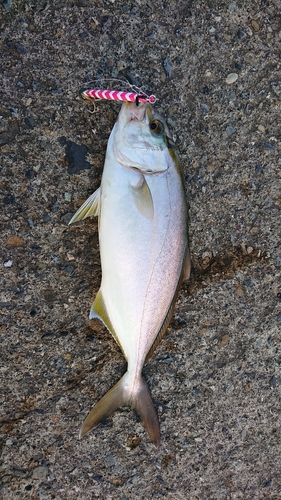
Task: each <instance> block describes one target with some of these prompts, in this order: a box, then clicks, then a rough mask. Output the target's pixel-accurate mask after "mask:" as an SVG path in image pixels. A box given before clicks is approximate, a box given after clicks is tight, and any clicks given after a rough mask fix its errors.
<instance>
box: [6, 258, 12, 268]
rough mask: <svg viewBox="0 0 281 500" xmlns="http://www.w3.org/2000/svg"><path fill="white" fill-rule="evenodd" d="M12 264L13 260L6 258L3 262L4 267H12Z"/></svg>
mask: <svg viewBox="0 0 281 500" xmlns="http://www.w3.org/2000/svg"><path fill="white" fill-rule="evenodd" d="M12 265H13V261H12V260H11V259H9V260H6V261H5V262H4V267H12Z"/></svg>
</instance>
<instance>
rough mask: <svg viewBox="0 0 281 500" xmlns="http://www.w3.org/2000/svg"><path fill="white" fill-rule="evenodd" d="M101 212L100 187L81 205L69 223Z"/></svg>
mask: <svg viewBox="0 0 281 500" xmlns="http://www.w3.org/2000/svg"><path fill="white" fill-rule="evenodd" d="M99 213H100V187H99V188H98V189H97V190H96V191H95V192H94V193H93V194H91V196H90V197H89V198H88V199H87V200H86V201H85V203H83V205H81V207H80V208H79V209H78V210H77V212H76V213H75V214H74V215H73V217H72V219H71V221H70V222H69V224H73V222H77V221H79V220H83V219H86V218H87V217H93V216H97V215H99Z"/></svg>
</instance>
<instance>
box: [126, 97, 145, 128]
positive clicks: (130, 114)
mask: <svg viewBox="0 0 281 500" xmlns="http://www.w3.org/2000/svg"><path fill="white" fill-rule="evenodd" d="M123 110H124V112H123V113H122V114H123V115H124V124H128V123H130V122H132V121H134V120H137V121H139V122H143V121H147V118H148V120H149V119H150V118H151V116H152V108H151V104H150V103H148V102H140V103H139V104H138V106H137V105H136V103H134V102H126V103H125V105H123Z"/></svg>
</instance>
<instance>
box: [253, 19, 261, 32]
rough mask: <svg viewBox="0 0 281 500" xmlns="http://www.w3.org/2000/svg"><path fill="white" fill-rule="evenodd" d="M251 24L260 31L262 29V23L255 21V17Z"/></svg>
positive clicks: (255, 29)
mask: <svg viewBox="0 0 281 500" xmlns="http://www.w3.org/2000/svg"><path fill="white" fill-rule="evenodd" d="M251 26H252V28H253V30H254V31H259V30H260V25H259V23H258V22H257V21H255V20H254V19H253V20H252V21H251Z"/></svg>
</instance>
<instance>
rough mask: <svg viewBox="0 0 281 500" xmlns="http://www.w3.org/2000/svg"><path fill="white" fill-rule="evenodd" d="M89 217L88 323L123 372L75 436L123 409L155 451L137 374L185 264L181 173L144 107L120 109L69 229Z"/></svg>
mask: <svg viewBox="0 0 281 500" xmlns="http://www.w3.org/2000/svg"><path fill="white" fill-rule="evenodd" d="M91 216H97V217H98V232H99V247H100V257H101V269H102V278H101V285H100V289H99V291H98V293H97V295H96V297H95V300H94V302H93V304H92V307H91V310H90V319H92V318H98V319H99V320H100V321H101V322H102V323H103V324H104V325H105V326H106V327H107V329H108V330H109V332H110V333H111V334H112V336H113V337H114V339H115V340H116V342H117V344H118V345H119V347H120V348H121V350H122V353H123V355H124V357H125V359H126V361H127V371H126V373H125V374H124V375H123V376H122V378H121V379H120V380H119V382H117V384H116V385H114V387H113V388H111V389H110V390H109V391H108V392H107V393H106V394H105V396H103V397H102V399H101V400H100V401H99V402H98V403H97V404H96V405H95V406H94V407H93V408H92V410H91V411H90V413H89V414H88V416H87V417H86V419H85V421H84V423H83V426H82V429H81V431H80V437H82V436H84V435H85V434H86V433H88V432H89V431H90V430H91V429H93V428H94V427H96V426H97V425H98V423H99V422H100V421H102V420H104V419H106V418H107V417H109V416H110V415H111V414H112V413H113V412H114V411H115V410H117V408H119V407H121V406H124V405H126V406H131V407H132V408H133V409H134V410H135V411H136V412H137V413H138V414H139V416H140V418H141V420H142V423H143V425H144V427H145V428H146V430H147V431H148V434H149V436H150V439H151V440H152V441H153V442H154V443H155V444H156V445H158V444H159V442H160V425H159V420H158V415H157V411H156V409H155V407H154V404H153V401H152V397H151V394H150V390H149V388H148V385H147V382H146V380H145V378H144V376H143V375H142V369H143V365H144V363H145V362H146V361H147V360H148V359H149V358H150V356H151V355H152V354H153V352H154V350H155V349H156V347H157V346H158V344H159V343H160V341H161V339H162V338H163V336H164V334H165V332H166V330H167V327H168V325H169V322H170V320H171V317H172V315H173V310H174V306H175V302H176V299H177V296H178V293H179V289H180V287H181V285H182V282H183V281H184V280H186V279H188V277H189V275H190V268H191V264H190V252H189V241H188V206H187V199H186V192H185V181H184V176H183V170H182V167H181V164H180V160H179V156H178V153H177V150H176V147H175V144H174V142H173V140H172V137H171V134H170V132H169V130H168V127H167V124H166V122H165V121H164V119H163V118H162V117H161V115H160V114H158V113H157V111H156V110H155V109H154V108H153V107H152V105H151V104H150V103H147V102H146V103H138V105H136V103H132V102H124V103H123V104H122V107H121V110H120V113H119V115H118V119H117V121H116V123H115V124H114V127H113V129H112V132H111V134H110V137H109V139H108V144H107V150H106V157H105V163H104V169H103V174H102V179H101V184H100V187H99V188H98V189H97V190H96V191H95V192H94V193H93V194H92V195H91V196H90V197H89V198H88V199H87V200H86V201H85V203H83V205H82V206H81V207H80V208H79V209H78V210H77V212H76V213H75V214H74V216H73V217H72V219H71V220H70V224H72V223H74V222H77V221H80V220H83V219H86V218H87V217H91Z"/></svg>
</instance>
